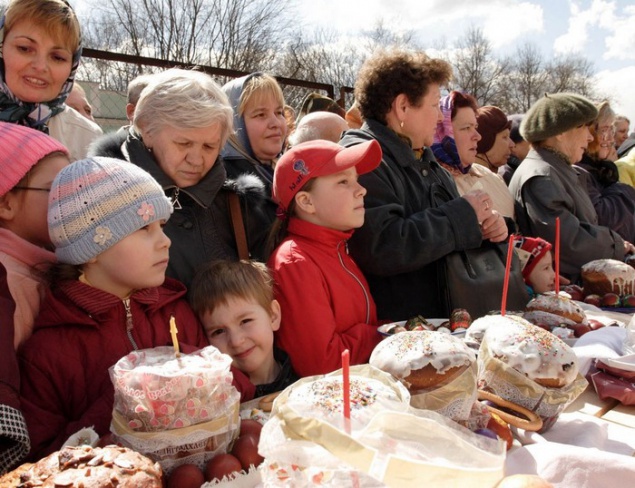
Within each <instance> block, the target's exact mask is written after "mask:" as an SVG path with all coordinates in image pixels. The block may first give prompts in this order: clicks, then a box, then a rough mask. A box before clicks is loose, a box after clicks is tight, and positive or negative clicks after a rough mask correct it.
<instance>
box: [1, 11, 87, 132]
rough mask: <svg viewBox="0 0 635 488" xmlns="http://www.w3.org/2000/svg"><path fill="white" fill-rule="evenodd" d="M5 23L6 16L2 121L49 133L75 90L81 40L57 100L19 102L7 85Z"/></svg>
mask: <svg viewBox="0 0 635 488" xmlns="http://www.w3.org/2000/svg"><path fill="white" fill-rule="evenodd" d="M69 8H70V5H69ZM4 23H5V16H4V15H2V18H1V19H0V121H3V122H12V123H16V124H20V125H25V126H27V127H31V128H33V129H37V130H41V131H42V132H46V133H48V127H47V125H46V124H47V123H48V121H49V119H50V118H51V117H53V116H54V115H56V114H58V113H60V112H61V111H63V110H64V102H65V101H66V98H67V97H68V95H69V93H70V92H71V90H72V89H73V83H74V82H75V73H76V71H77V68H78V67H79V61H80V59H81V57H82V44H81V38H80V42H79V46H78V48H77V50H76V51H75V52H74V53H73V60H72V66H71V72H70V74H69V76H68V78H67V79H66V81H65V82H64V84H63V85H62V90H61V91H60V93H59V95H58V96H57V98H55V99H53V100H51V101H49V102H39V103H30V102H24V101H22V100H19V99H18V98H17V97H16V96H15V95H14V94H13V93H12V92H11V90H10V89H9V87H8V86H7V84H6V83H5V76H4V74H5V73H4V58H3V57H2V47H3V42H4Z"/></svg>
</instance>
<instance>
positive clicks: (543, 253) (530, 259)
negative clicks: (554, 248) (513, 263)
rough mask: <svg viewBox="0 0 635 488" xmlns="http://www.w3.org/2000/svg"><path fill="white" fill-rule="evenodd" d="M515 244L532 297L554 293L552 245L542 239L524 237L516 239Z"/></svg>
mask: <svg viewBox="0 0 635 488" xmlns="http://www.w3.org/2000/svg"><path fill="white" fill-rule="evenodd" d="M514 244H515V245H516V253H517V254H518V258H519V260H520V266H521V269H522V272H523V278H524V279H525V284H526V285H527V287H528V288H529V293H530V295H531V296H534V295H539V294H540V293H545V292H548V291H554V290H555V286H556V272H555V271H554V269H553V256H552V255H551V244H549V243H548V242H547V241H545V240H544V239H541V238H540V237H523V236H520V237H519V238H518V239H516V241H515V242H514Z"/></svg>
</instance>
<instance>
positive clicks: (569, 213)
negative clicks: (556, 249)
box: [509, 148, 624, 280]
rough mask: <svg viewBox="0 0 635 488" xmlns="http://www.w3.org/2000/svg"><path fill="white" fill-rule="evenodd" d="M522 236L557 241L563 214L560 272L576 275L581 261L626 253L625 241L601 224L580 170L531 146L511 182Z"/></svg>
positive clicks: (552, 153)
mask: <svg viewBox="0 0 635 488" xmlns="http://www.w3.org/2000/svg"><path fill="white" fill-rule="evenodd" d="M509 191H510V192H511V193H512V195H513V196H514V199H515V200H516V202H517V204H518V207H517V214H516V218H517V221H518V226H519V227H520V230H521V232H522V233H523V234H524V235H527V236H532V237H542V238H543V239H545V240H546V241H548V242H555V235H556V217H559V218H560V273H562V274H563V275H564V276H566V277H567V278H570V279H573V280H576V279H577V278H578V276H579V274H580V268H581V267H582V265H584V264H586V263H588V262H589V261H593V260H595V259H603V258H612V259H617V260H620V261H621V260H622V259H623V258H624V240H623V239H622V238H621V237H620V236H619V235H618V234H617V233H616V232H613V231H612V230H611V229H609V228H608V227H604V226H601V225H599V223H598V215H597V212H596V211H595V208H594V207H593V203H592V202H591V199H590V198H589V195H588V193H587V191H586V186H585V184H584V182H581V181H580V178H579V177H578V174H577V173H576V172H575V170H574V169H573V168H572V167H571V165H570V164H569V163H568V162H567V161H565V160H564V159H563V158H562V157H561V156H559V155H558V154H557V153H555V152H553V151H550V150H549V149H544V148H532V149H531V150H530V151H529V154H528V155H527V157H526V158H525V159H524V160H523V164H521V165H520V166H519V167H518V169H517V170H516V172H515V173H514V176H513V177H512V180H511V182H510V184H509Z"/></svg>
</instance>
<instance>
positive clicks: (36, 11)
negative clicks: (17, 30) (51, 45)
mask: <svg viewBox="0 0 635 488" xmlns="http://www.w3.org/2000/svg"><path fill="white" fill-rule="evenodd" d="M4 15H5V22H4V36H5V37H6V36H7V34H8V33H9V32H10V31H11V29H12V28H13V27H15V25H16V24H18V23H19V22H22V21H23V20H28V21H29V22H32V23H33V24H35V25H37V26H39V27H41V28H42V29H44V31H45V32H46V33H47V34H48V35H49V36H51V37H52V38H53V39H54V40H55V41H56V42H58V43H59V44H61V45H63V46H64V47H66V48H68V49H69V51H71V52H72V53H75V52H76V51H77V50H78V49H79V44H80V41H81V29H80V26H79V21H78V20H77V16H76V15H75V11H74V10H73V9H72V8H71V7H70V5H69V4H68V3H66V2H64V1H62V0H11V1H10V2H9V4H8V5H7V8H6V9H5V11H4Z"/></svg>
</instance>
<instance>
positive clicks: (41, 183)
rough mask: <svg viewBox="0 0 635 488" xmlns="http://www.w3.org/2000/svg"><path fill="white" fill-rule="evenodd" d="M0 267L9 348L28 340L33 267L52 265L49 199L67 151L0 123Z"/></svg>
mask: <svg viewBox="0 0 635 488" xmlns="http://www.w3.org/2000/svg"><path fill="white" fill-rule="evenodd" d="M0 147H2V151H0V168H1V170H0V263H1V264H2V265H3V266H4V267H5V268H6V269H7V284H8V288H9V291H10V293H11V297H12V298H13V300H14V301H15V306H16V308H15V313H14V325H15V337H14V341H15V343H14V345H15V348H16V349H17V347H18V346H19V345H20V344H21V343H22V342H23V341H24V340H25V339H26V338H27V337H28V336H29V335H30V334H31V329H32V327H33V320H34V318H35V317H36V316H37V314H38V310H39V308H40V300H41V297H42V294H43V292H42V290H41V280H40V279H39V277H38V276H37V275H36V274H34V273H33V272H32V269H31V268H32V267H35V266H37V265H42V264H47V263H51V262H53V261H55V256H54V255H53V253H51V252H50V250H51V249H52V247H53V246H52V244H51V240H50V239H49V233H48V227H47V225H46V211H47V201H48V194H49V190H50V188H51V183H52V181H53V179H54V178H55V175H57V173H58V172H59V171H60V170H61V169H62V168H63V167H65V166H66V165H68V163H69V160H68V151H67V150H66V148H65V147H64V146H63V145H62V144H61V143H60V142H58V141H56V140H55V139H53V138H52V137H49V136H47V135H46V134H44V133H43V132H39V131H37V130H35V129H30V128H28V127H23V126H19V125H16V124H9V123H6V122H0Z"/></svg>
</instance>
